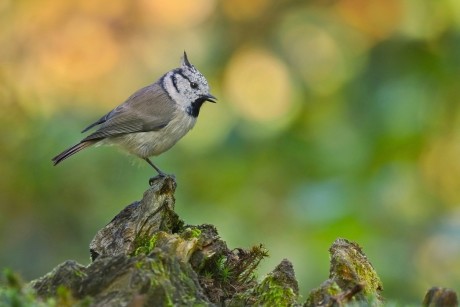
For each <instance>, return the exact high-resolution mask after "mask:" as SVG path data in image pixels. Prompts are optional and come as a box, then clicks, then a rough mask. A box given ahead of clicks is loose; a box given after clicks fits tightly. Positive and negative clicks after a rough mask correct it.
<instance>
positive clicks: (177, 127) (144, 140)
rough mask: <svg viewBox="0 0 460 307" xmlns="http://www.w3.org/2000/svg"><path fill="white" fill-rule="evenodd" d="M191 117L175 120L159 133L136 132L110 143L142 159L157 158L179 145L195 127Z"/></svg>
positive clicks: (114, 138) (193, 119)
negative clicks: (178, 142)
mask: <svg viewBox="0 0 460 307" xmlns="http://www.w3.org/2000/svg"><path fill="white" fill-rule="evenodd" d="M195 121H196V119H195V118H192V117H190V116H186V117H182V118H181V119H178V118H176V119H173V120H172V121H171V122H170V123H169V124H168V125H167V126H166V127H164V128H163V129H161V130H158V131H148V132H135V133H129V134H125V135H121V136H117V137H112V138H110V143H115V144H117V145H119V146H121V147H122V148H123V149H125V150H126V151H128V152H129V153H131V154H133V155H136V156H138V157H141V158H147V157H150V156H157V155H159V154H161V153H163V152H165V151H167V150H168V149H170V148H171V147H172V146H174V144H176V143H177V141H179V140H180V139H181V138H182V137H183V136H184V135H185V134H186V133H187V132H188V131H190V129H192V127H193V126H194V125H195Z"/></svg>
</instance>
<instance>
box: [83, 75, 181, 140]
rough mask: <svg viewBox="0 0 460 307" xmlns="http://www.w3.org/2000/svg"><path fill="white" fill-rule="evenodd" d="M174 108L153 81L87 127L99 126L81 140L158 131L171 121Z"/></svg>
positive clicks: (165, 94) (169, 99) (168, 98)
mask: <svg viewBox="0 0 460 307" xmlns="http://www.w3.org/2000/svg"><path fill="white" fill-rule="evenodd" d="M175 110H176V107H175V105H174V104H173V103H172V102H171V98H170V97H169V96H168V94H167V93H166V92H165V91H164V90H163V88H162V87H161V86H160V85H159V84H158V83H154V84H151V85H149V86H146V87H144V88H142V89H140V90H138V91H137V92H136V93H134V94H133V95H131V97H129V98H128V99H127V100H126V101H125V102H124V103H123V104H121V105H119V106H118V107H116V108H115V109H113V110H112V111H110V112H109V113H107V114H106V115H104V116H103V117H101V118H100V119H99V120H98V121H96V122H95V123H93V124H91V125H90V126H88V127H87V128H86V129H85V130H84V131H86V130H88V129H91V128H92V127H94V126H97V125H100V128H99V129H98V130H96V131H95V132H94V133H92V134H90V135H88V136H87V137H86V138H84V139H83V140H84V141H88V140H95V139H102V138H107V137H112V136H118V135H123V134H127V133H135V132H147V131H157V130H160V129H162V128H163V127H165V126H166V125H167V124H168V123H169V122H170V121H171V119H172V118H173V116H174V111H175Z"/></svg>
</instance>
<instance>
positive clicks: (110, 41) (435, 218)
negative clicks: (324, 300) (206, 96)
mask: <svg viewBox="0 0 460 307" xmlns="http://www.w3.org/2000/svg"><path fill="white" fill-rule="evenodd" d="M459 28H460V2H459V1H456V0H438V1H420V0H336V1H332V0H331V1H294V0H290V1H289V0H285V1H274V0H251V1H247V0H223V1H217V0H194V1H180V0H152V1H150V0H134V1H122V0H113V1H110V2H107V1H93V0H80V1H59V0H42V1H30V0H27V1H26V0H14V1H13V0H0V44H1V48H0V107H1V112H0V120H1V126H2V127H3V129H2V132H1V133H0V268H4V267H9V268H12V269H13V270H15V271H17V272H19V273H20V274H21V275H22V276H23V277H24V278H25V279H26V280H30V279H33V278H37V277H39V276H41V275H43V274H45V273H47V272H48V271H50V270H51V269H52V268H53V267H54V266H56V265H57V264H59V263H61V262H63V261H64V260H66V259H75V260H77V261H79V262H80V263H83V264H88V263H89V262H90V260H89V252H88V245H89V242H90V241H91V240H92V238H93V236H94V234H95V233H96V231H97V230H99V229H100V228H102V227H103V226H104V225H105V224H106V223H108V222H109V221H110V220H111V219H112V217H113V216H114V215H116V214H117V213H118V212H119V211H120V210H121V209H123V208H124V207H125V206H126V205H128V204H129V203H131V202H132V201H134V200H138V199H141V198H142V193H143V192H144V191H145V190H146V189H147V188H148V178H149V177H150V176H153V175H154V174H155V172H154V171H153V170H152V169H151V168H150V167H149V166H148V165H147V164H146V163H145V162H143V161H140V160H139V161H138V160H137V159H135V158H132V157H127V156H126V155H124V154H120V152H119V151H118V150H114V149H113V148H103V147H99V148H91V149H88V150H85V151H83V152H81V153H79V154H78V155H77V156H74V157H72V158H71V159H69V160H67V161H65V162H64V163H63V164H61V165H59V167H53V166H52V163H51V158H52V157H53V156H54V155H56V154H58V153H59V152H61V151H62V150H63V149H65V148H67V147H68V146H70V145H72V144H74V143H76V142H78V141H79V140H80V139H81V138H82V137H83V136H82V135H81V134H80V131H81V130H82V129H83V128H85V127H86V126H87V125H89V124H90V123H92V122H94V121H95V120H97V119H98V118H99V117H100V116H102V115H103V114H105V113H106V112H108V111H109V110H111V109H112V108H113V107H115V106H117V105H118V104H120V103H122V102H123V101H124V100H125V99H126V98H127V97H128V96H129V95H131V93H133V92H134V91H135V90H137V89H139V88H141V87H143V86H144V85H147V84H149V83H152V82H154V81H156V80H157V79H158V78H159V77H160V76H161V75H162V74H163V73H165V72H166V71H168V70H170V69H173V68H175V67H178V66H179V63H180V57H181V56H182V53H183V51H184V50H186V51H187V53H188V56H189V59H190V61H191V62H192V63H193V64H194V65H195V66H196V67H197V68H198V69H199V70H201V71H202V72H203V74H204V75H205V76H206V77H207V78H208V80H209V82H210V85H211V88H212V93H213V94H214V95H215V96H217V97H218V98H219V101H218V103H217V104H215V105H214V104H205V105H204V106H203V108H202V111H201V113H200V118H199V120H198V123H197V125H196V126H195V128H194V129H193V130H192V131H191V132H190V133H189V134H188V135H187V136H186V137H185V138H184V139H183V140H182V141H181V142H179V143H178V145H176V146H175V147H174V148H173V149H172V150H170V151H169V152H167V153H166V154H164V155H162V156H160V157H158V158H154V159H153V161H154V162H155V163H156V164H157V165H158V166H159V167H160V168H161V169H162V170H164V171H166V172H169V173H174V174H175V175H176V178H177V181H178V188H177V194H176V196H177V202H176V210H177V212H178V213H179V215H180V216H181V217H182V218H183V219H184V220H185V221H186V223H189V224H202V223H211V224H214V225H215V226H216V227H217V228H218V230H219V232H220V234H221V236H222V238H223V239H224V240H226V241H227V243H228V245H229V247H230V248H234V247H248V248H249V247H251V246H252V245H255V244H259V243H263V244H265V246H266V247H267V248H268V249H269V251H270V258H269V259H268V260H265V261H264V262H263V263H262V266H261V268H260V271H259V275H260V276H261V277H262V276H263V275H264V274H266V273H267V272H269V271H270V270H272V269H273V268H274V267H275V266H276V265H277V264H278V263H279V262H280V261H281V260H282V259H283V258H289V259H290V260H291V261H292V262H293V264H294V268H295V271H296V274H297V277H298V279H299V283H300V288H301V293H302V295H303V296H304V299H305V297H306V295H307V294H308V292H309V291H310V290H311V289H312V288H314V287H317V286H319V285H320V283H321V282H322V281H323V280H325V279H326V278H327V277H328V261H329V255H328V248H329V246H330V245H331V244H332V242H333V241H334V240H335V239H336V238H338V237H344V238H347V239H350V240H354V241H356V242H358V243H359V244H360V245H361V246H362V247H363V250H364V252H365V253H366V254H367V255H368V257H369V259H370V260H371V262H372V263H373V265H374V266H375V268H376V269H377V272H378V273H379V275H380V277H381V279H382V281H383V284H384V289H385V291H384V296H385V297H386V298H387V299H389V300H394V301H397V302H402V303H418V302H420V301H421V299H422V298H423V295H424V293H425V291H426V290H427V289H428V287H430V286H434V285H436V286H443V287H451V288H454V289H456V290H457V291H459V290H460V288H459V287H460V206H459V205H460V104H459V97H460V86H459V82H458V77H459V74H460V56H459V54H460V32H459Z"/></svg>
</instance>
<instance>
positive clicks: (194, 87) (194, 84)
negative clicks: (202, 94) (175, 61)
mask: <svg viewBox="0 0 460 307" xmlns="http://www.w3.org/2000/svg"><path fill="white" fill-rule="evenodd" d="M190 86H191V87H192V88H193V89H196V88H198V84H197V83H195V82H190Z"/></svg>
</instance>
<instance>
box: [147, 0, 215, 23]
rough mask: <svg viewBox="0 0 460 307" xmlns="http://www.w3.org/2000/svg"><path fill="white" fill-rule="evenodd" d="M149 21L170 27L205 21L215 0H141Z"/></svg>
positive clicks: (211, 10) (212, 8)
mask: <svg viewBox="0 0 460 307" xmlns="http://www.w3.org/2000/svg"><path fill="white" fill-rule="evenodd" d="M140 4H141V6H142V8H143V10H144V15H145V18H146V20H147V21H150V22H152V23H154V24H157V25H161V26H166V27H170V28H181V29H182V28H188V27H190V26H194V25H197V24H199V23H201V22H203V21H204V20H205V19H206V18H208V17H209V15H211V13H212V12H213V10H214V7H215V4H216V3H215V1H214V0H194V1H182V0H154V1H151V0H141V1H140Z"/></svg>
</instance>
